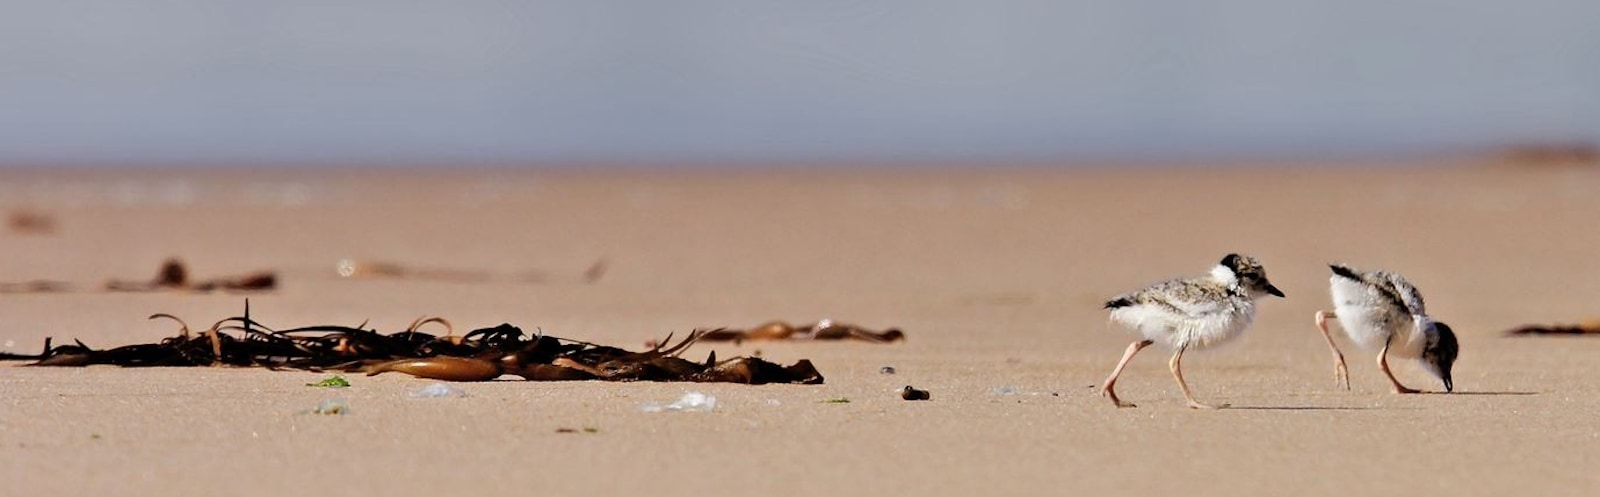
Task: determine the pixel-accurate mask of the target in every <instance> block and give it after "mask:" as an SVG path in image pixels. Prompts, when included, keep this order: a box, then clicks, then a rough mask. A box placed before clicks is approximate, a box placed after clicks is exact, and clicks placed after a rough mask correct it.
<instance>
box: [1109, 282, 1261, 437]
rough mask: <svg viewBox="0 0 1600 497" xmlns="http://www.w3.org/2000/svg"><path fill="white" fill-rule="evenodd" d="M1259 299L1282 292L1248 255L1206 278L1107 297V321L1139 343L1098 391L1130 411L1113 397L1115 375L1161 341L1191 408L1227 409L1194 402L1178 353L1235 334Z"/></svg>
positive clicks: (1247, 321)
mask: <svg viewBox="0 0 1600 497" xmlns="http://www.w3.org/2000/svg"><path fill="white" fill-rule="evenodd" d="M1263 295H1272V296H1274V297H1283V292H1282V291H1279V290H1278V288H1277V287H1274V286H1272V283H1271V282H1269V281H1267V272H1266V269H1263V268H1262V267H1261V263H1258V262H1256V260H1255V259H1253V258H1250V257H1247V256H1242V255H1239V254H1228V256H1227V257H1223V258H1222V262H1221V263H1220V264H1218V265H1217V266H1216V267H1215V268H1212V269H1211V274H1210V275H1209V276H1205V277H1201V278H1191V279H1180V280H1171V281H1165V282H1161V283H1156V284H1154V285H1151V286H1149V287H1145V288H1143V289H1139V290H1135V291H1132V292H1129V293H1125V294H1122V295H1118V296H1116V297H1115V298H1112V299H1111V301H1109V302H1106V305H1105V308H1106V309H1110V310H1111V320H1112V321H1116V322H1118V323H1122V324H1123V325H1125V326H1128V327H1129V328H1133V329H1134V330H1136V331H1138V332H1139V334H1140V335H1143V339H1141V340H1139V341H1137V342H1133V344H1131V345H1128V350H1127V352H1124V353H1123V354H1122V360H1121V361H1119V362H1117V368H1116V369H1114V370H1112V371H1111V376H1110V377H1107V378H1106V383H1105V386H1103V387H1100V393H1101V394H1102V395H1105V396H1106V397H1110V398H1111V402H1112V403H1113V404H1116V405H1117V407H1135V406H1134V405H1133V404H1131V403H1128V402H1123V401H1122V399H1119V398H1117V392H1116V385H1117V376H1120V375H1121V374H1122V369H1123V368H1125V367H1127V366H1128V361H1130V360H1133V356H1134V355H1135V354H1138V353H1139V351H1140V350H1143V349H1144V348H1145V347H1148V346H1150V345H1151V344H1154V343H1157V342H1160V343H1161V344H1163V345H1166V346H1168V347H1171V348H1172V349H1173V350H1175V351H1176V352H1174V353H1173V354H1172V360H1171V361H1169V362H1168V363H1167V366H1168V367H1170V368H1171V369H1172V377H1173V378H1175V379H1177V380H1178V388H1180V389H1182V390H1183V397H1184V398H1185V399H1187V400H1188V401H1189V407H1190V408H1193V409H1216V408H1218V407H1227V405H1222V406H1212V405H1207V404H1202V403H1200V402H1199V401H1196V400H1194V394H1192V393H1190V391H1189V384H1188V383H1187V382H1185V381H1183V370H1182V369H1181V367H1180V366H1181V363H1182V361H1183V353H1184V351H1186V350H1189V349H1199V348H1205V347H1209V346H1212V345H1216V344H1218V343H1222V342H1224V341H1227V340H1228V339H1231V338H1233V337H1236V336H1239V334H1241V333H1243V332H1244V330H1245V329H1246V328H1249V327H1250V322H1251V321H1253V320H1254V319H1255V315H1256V299H1258V298H1260V297H1262V296H1263Z"/></svg>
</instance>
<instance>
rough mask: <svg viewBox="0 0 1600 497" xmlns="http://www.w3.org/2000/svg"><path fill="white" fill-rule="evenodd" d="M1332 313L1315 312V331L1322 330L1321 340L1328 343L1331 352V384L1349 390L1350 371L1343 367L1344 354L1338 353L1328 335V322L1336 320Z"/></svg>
mask: <svg viewBox="0 0 1600 497" xmlns="http://www.w3.org/2000/svg"><path fill="white" fill-rule="evenodd" d="M1336 317H1337V316H1335V315H1334V314H1333V311H1317V329H1319V330H1322V339H1323V340H1327V341H1328V350H1330V351H1332V352H1333V384H1334V385H1335V386H1342V387H1344V389H1345V390H1349V389H1350V370H1349V368H1346V367H1345V366H1344V352H1340V351H1339V346H1338V345H1337V344H1334V343H1333V335H1329V334H1328V320H1329V319H1333V318H1336Z"/></svg>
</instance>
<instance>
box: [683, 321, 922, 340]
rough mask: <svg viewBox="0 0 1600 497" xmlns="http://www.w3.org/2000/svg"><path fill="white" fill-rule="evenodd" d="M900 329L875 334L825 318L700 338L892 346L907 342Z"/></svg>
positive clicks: (714, 333)
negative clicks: (829, 341)
mask: <svg viewBox="0 0 1600 497" xmlns="http://www.w3.org/2000/svg"><path fill="white" fill-rule="evenodd" d="M905 338H906V334H905V333H904V332H902V331H900V329H899V328H889V329H887V330H883V331H873V330H869V329H867V328H863V327H860V326H856V325H853V324H844V323H839V322H835V321H834V320H832V319H824V320H821V321H818V322H816V323H815V324H811V325H806V326H799V327H796V326H792V325H790V324H789V323H786V322H783V321H771V322H768V323H766V324H762V325H760V326H757V327H754V328H750V329H746V330H734V329H721V330H714V331H711V332H708V333H707V334H706V335H705V336H704V337H701V338H700V339H701V340H702V341H708V342H734V343H742V342H744V341H746V340H794V341H803V340H858V341H863V342H870V343H889V342H895V341H900V340H905Z"/></svg>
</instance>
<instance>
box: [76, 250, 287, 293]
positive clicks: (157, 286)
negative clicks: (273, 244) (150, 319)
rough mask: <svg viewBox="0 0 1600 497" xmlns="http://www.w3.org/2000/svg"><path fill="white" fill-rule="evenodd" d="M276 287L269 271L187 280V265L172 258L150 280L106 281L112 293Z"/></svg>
mask: <svg viewBox="0 0 1600 497" xmlns="http://www.w3.org/2000/svg"><path fill="white" fill-rule="evenodd" d="M277 287H278V275H277V273H274V272H272V271H257V272H254V273H246V274H242V275H237V276H224V277H220V278H212V279H209V280H203V281H190V279H189V268H188V266H185V265H184V264H183V261H181V260H178V259H176V258H173V259H167V261H166V262H163V263H162V264H161V269H160V270H158V271H157V272H156V276H155V278H151V279H150V280H146V281H126V280H111V281H108V282H106V290H107V291H112V292H157V291H164V290H191V291H196V292H211V291H216V290H227V291H234V292H257V291H266V290H272V289H275V288H277Z"/></svg>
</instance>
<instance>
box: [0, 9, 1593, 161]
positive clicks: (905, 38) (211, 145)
mask: <svg viewBox="0 0 1600 497" xmlns="http://www.w3.org/2000/svg"><path fill="white" fill-rule="evenodd" d="M4 5H5V6H6V9H5V12H6V15H5V16H4V17H0V67H4V68H5V69H4V70H3V71H0V167H4V166H7V165H10V166H23V167H28V166H34V165H41V164H43V165H72V164H76V165H90V166H97V167H98V166H116V165H138V166H151V165H175V166H213V165H214V166H219V167H225V166H228V165H315V164H354V165H362V166H373V165H385V164H392V165H404V166H419V165H449V164H468V165H509V164H588V165H595V166H597V167H598V166H602V165H617V164H622V165H646V166H649V165H682V164H714V165H730V164H793V163H807V162H833V163H851V162H863V163H888V164H901V163H918V162H927V163H979V162H991V163H1035V164H1057V163H1063V164H1064V163H1097V162H1098V163H1104V162H1138V161H1157V162H1171V161H1181V160H1199V161H1205V160H1208V159H1260V158H1279V157H1332V158H1352V159H1362V158H1373V157H1391V156H1403V157H1410V156H1429V155H1434V154H1446V155H1450V154H1464V153H1472V152H1476V151H1483V150H1492V149H1494V148H1497V147H1501V146H1506V145H1515V144H1524V143H1596V142H1600V29H1597V28H1596V22H1597V21H1600V2H1594V1H1592V0H1533V1H1528V2H1520V3H1518V4H1516V5H1510V4H1504V3H1500V2H1488V1H1457V2H1399V3H1396V2H1382V1H1376V0H1353V1H1347V2H1336V3H1330V2H1312V1H1304V0H1300V1H1268V0H1225V1H1221V2H1210V3H1207V4H1203V5H1202V4H1185V3H1181V2H1113V1H1072V2H1049V1H999V2H981V3H980V2H954V1H943V0H939V1H878V0H863V1H848V2H847V1H813V2H780V1H773V0H761V1H740V2H716V1H703V0H688V1H680V2H650V1H644V0H637V1H609V2H608V1H532V2H509V1H508V2H490V1H464V2H419V1H384V2H379V1H377V0H347V1H333V2H246V1H241V0H213V1H209V2H198V1H171V2H155V1H134V2H127V1H110V0H87V1H74V0H65V1H29V0H24V1H6V2H4Z"/></svg>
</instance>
